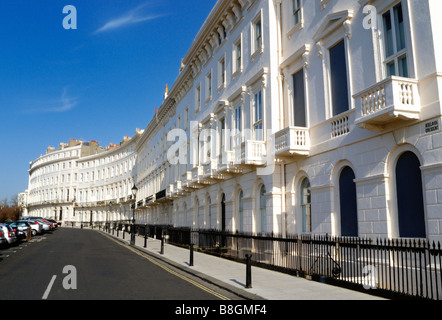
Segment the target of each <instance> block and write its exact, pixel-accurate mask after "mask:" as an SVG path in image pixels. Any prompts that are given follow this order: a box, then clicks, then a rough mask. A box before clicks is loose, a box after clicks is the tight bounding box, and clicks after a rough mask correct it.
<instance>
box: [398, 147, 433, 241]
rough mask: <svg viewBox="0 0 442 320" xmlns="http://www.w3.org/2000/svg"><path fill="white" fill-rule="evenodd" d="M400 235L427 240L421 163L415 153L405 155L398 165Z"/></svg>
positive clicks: (401, 157)
mask: <svg viewBox="0 0 442 320" xmlns="http://www.w3.org/2000/svg"><path fill="white" fill-rule="evenodd" d="M396 195H397V205H398V220H399V235H400V237H405V238H425V237H426V232H425V213H424V199H423V190H422V175H421V170H420V161H419V159H418V158H417V157H416V155H415V154H414V153H413V152H410V151H407V152H405V153H403V154H402V155H401V156H400V158H399V160H398V162H397V165H396Z"/></svg>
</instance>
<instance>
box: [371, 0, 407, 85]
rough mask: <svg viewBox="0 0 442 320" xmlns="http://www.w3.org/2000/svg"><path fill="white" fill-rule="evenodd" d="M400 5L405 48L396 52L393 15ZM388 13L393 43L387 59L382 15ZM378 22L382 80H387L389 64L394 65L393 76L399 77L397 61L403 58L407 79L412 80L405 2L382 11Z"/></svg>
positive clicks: (395, 29) (396, 3) (399, 2)
mask: <svg viewBox="0 0 442 320" xmlns="http://www.w3.org/2000/svg"><path fill="white" fill-rule="evenodd" d="M399 4H401V6H402V16H403V23H404V33H405V34H404V41H405V48H403V49H401V50H399V51H398V50H397V34H396V31H397V25H396V19H395V15H394V8H395V7H396V6H397V5H399ZM387 12H389V13H390V18H391V24H392V39H391V40H392V42H393V54H392V55H390V56H388V57H387V54H386V34H385V25H384V15H385V14H386V13H387ZM378 21H379V30H380V46H381V56H382V74H383V78H384V79H385V78H387V77H388V76H389V75H388V65H389V64H390V63H394V68H395V75H396V76H399V60H400V59H401V58H403V57H405V58H406V60H407V73H408V74H407V77H409V78H412V77H413V74H414V69H413V63H412V61H413V57H412V50H411V48H412V41H411V35H410V33H409V32H407V30H408V29H409V28H408V26H409V25H410V21H409V15H408V5H407V2H406V1H397V2H395V3H394V4H392V5H391V6H389V7H388V8H386V9H385V10H382V12H380V13H379V17H378Z"/></svg>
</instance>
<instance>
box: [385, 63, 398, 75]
mask: <svg viewBox="0 0 442 320" xmlns="http://www.w3.org/2000/svg"><path fill="white" fill-rule="evenodd" d="M395 75H396V67H395V65H394V61H392V62H390V63H387V77H390V76H395Z"/></svg>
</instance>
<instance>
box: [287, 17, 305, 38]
mask: <svg viewBox="0 0 442 320" xmlns="http://www.w3.org/2000/svg"><path fill="white" fill-rule="evenodd" d="M303 28H304V22H303V21H301V22H298V23H297V24H296V25H295V26H294V27H293V28H291V29H290V31H289V32H287V38H288V39H289V40H290V39H291V38H292V37H293V35H294V34H295V33H296V31H298V30H301V29H303Z"/></svg>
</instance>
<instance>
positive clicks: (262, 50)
mask: <svg viewBox="0 0 442 320" xmlns="http://www.w3.org/2000/svg"><path fill="white" fill-rule="evenodd" d="M263 52H264V48H263V47H261V48H259V49H258V50H256V51H255V52H254V53H253V54H252V57H251V60H252V62H253V61H254V60H255V59H256V58H257V57H258V56H259V55H260V54H261V53H263Z"/></svg>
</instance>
